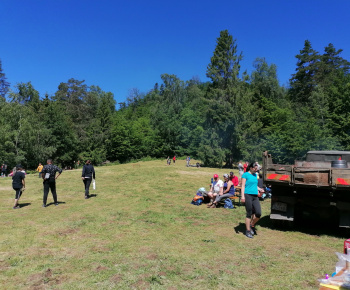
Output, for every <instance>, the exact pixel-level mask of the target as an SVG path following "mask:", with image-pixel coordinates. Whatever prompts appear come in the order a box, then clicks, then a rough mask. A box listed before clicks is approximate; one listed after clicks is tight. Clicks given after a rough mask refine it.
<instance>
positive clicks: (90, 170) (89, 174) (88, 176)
mask: <svg viewBox="0 0 350 290" xmlns="http://www.w3.org/2000/svg"><path fill="white" fill-rule="evenodd" d="M81 179H82V180H83V182H84V185H85V199H88V198H89V188H90V184H91V181H92V179H95V169H94V167H93V166H92V164H91V161H90V160H86V163H85V165H84V166H83V172H82V174H81Z"/></svg>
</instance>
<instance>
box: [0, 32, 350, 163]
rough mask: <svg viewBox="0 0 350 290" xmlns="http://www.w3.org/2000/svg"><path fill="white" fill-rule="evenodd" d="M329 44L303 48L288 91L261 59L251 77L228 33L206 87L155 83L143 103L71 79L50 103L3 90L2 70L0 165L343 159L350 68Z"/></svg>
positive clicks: (18, 88)
mask: <svg viewBox="0 0 350 290" xmlns="http://www.w3.org/2000/svg"><path fill="white" fill-rule="evenodd" d="M341 52H342V50H341V49H336V48H335V47H334V46H333V45H332V44H328V45H327V46H326V47H325V48H324V52H322V54H321V53H319V52H317V51H315V50H314V49H313V48H312V45H311V43H310V41H308V40H306V41H305V43H304V47H303V48H302V49H301V50H300V52H299V54H297V55H296V69H295V73H294V74H293V75H292V76H291V78H290V82H289V85H288V87H284V86H280V84H279V82H278V77H277V67H276V65H274V64H268V63H267V62H266V60H265V59H264V58H257V59H256V60H255V61H254V64H253V66H254V70H253V71H252V73H251V74H250V75H249V74H248V73H247V72H246V71H243V72H242V71H241V66H240V62H241V60H242V58H243V52H240V51H239V50H238V46H237V41H236V40H235V39H233V37H232V35H230V33H229V32H228V31H227V30H224V31H221V32H220V36H219V37H218V38H217V41H216V47H215V50H214V52H213V56H212V57H211V59H210V62H209V64H208V66H207V71H206V75H207V77H208V78H209V79H210V81H208V82H201V81H200V80H199V79H198V78H196V77H193V78H192V79H191V80H187V81H184V80H181V79H179V78H178V77H177V76H176V75H172V74H163V75H161V80H162V83H161V84H158V83H156V84H155V85H154V88H152V89H151V90H150V91H149V92H148V93H140V92H139V91H138V90H137V89H133V90H132V91H131V92H130V94H129V96H128V98H127V99H126V101H125V102H122V103H119V104H118V105H119V108H118V110H116V105H117V104H116V102H115V99H114V96H113V94H112V93H110V92H104V91H103V90H102V89H101V88H99V87H98V86H88V85H86V84H85V82H84V81H79V80H76V79H69V80H68V81H67V82H65V83H61V84H60V85H59V86H58V89H57V91H56V93H55V94H54V95H52V96H48V95H45V97H43V98H41V97H40V94H39V92H38V91H37V90H35V88H34V87H33V86H32V84H31V83H30V82H28V83H19V84H16V85H15V86H14V87H13V88H10V84H9V83H8V82H7V80H6V77H5V74H4V72H3V69H2V66H1V62H0V96H1V97H0V113H1V118H0V160H1V161H2V162H4V161H5V162H7V164H10V165H11V164H12V165H14V164H17V163H22V164H23V165H24V166H26V167H28V168H35V167H36V166H37V164H38V163H39V162H43V161H44V160H46V158H48V157H52V158H54V159H55V161H56V162H57V163H59V164H61V166H73V163H74V161H75V160H84V159H87V158H89V159H91V160H92V162H93V163H95V164H99V163H102V162H103V161H106V160H109V161H119V162H121V163H124V162H128V161H130V160H132V159H140V158H143V157H146V156H150V157H153V158H166V157H167V156H173V155H177V156H185V155H190V156H192V157H194V158H198V159H199V160H201V161H202V162H203V163H204V164H205V165H207V166H212V167H222V166H226V167H232V165H233V163H235V162H237V161H238V160H241V159H242V160H258V159H260V158H261V153H262V151H264V150H269V151H270V152H271V153H273V156H274V157H275V160H276V161H278V162H281V163H282V162H283V163H284V162H292V161H293V160H294V159H295V158H297V157H300V156H303V155H304V154H305V153H306V152H307V151H309V150H350V134H349V133H350V116H349V114H350V74H349V69H350V63H349V62H348V61H347V60H345V59H343V58H342V57H341Z"/></svg>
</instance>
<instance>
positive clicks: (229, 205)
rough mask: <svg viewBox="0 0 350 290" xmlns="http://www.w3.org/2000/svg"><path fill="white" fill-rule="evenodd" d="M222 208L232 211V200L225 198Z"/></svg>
mask: <svg viewBox="0 0 350 290" xmlns="http://www.w3.org/2000/svg"><path fill="white" fill-rule="evenodd" d="M224 208H229V209H233V208H234V206H233V203H232V200H231V199H230V198H226V199H225V204H224Z"/></svg>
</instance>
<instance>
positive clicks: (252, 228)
mask: <svg viewBox="0 0 350 290" xmlns="http://www.w3.org/2000/svg"><path fill="white" fill-rule="evenodd" d="M250 232H251V234H252V235H253V236H254V235H256V230H255V227H252V226H250Z"/></svg>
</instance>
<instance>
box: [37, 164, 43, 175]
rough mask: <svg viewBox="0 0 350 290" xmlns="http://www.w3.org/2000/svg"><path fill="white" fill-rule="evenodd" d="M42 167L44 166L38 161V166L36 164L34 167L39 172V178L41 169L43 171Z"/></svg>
mask: <svg viewBox="0 0 350 290" xmlns="http://www.w3.org/2000/svg"><path fill="white" fill-rule="evenodd" d="M43 168H44V166H43V165H42V164H41V163H39V166H38V168H37V169H36V171H38V172H39V178H41V171H43Z"/></svg>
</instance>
